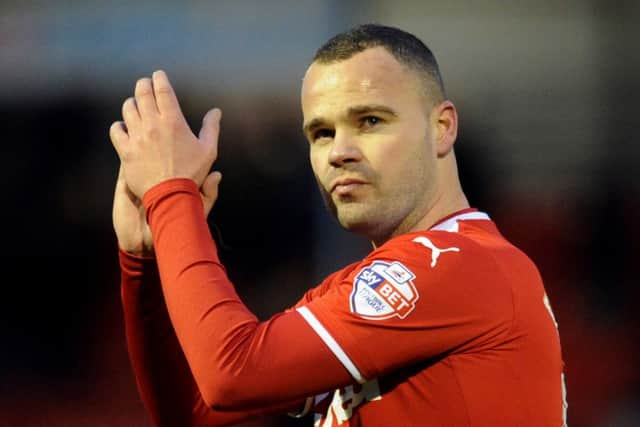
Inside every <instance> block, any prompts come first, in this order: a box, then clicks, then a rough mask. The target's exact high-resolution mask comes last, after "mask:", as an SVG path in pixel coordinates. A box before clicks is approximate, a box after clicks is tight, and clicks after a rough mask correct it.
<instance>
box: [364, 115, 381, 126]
mask: <svg viewBox="0 0 640 427" xmlns="http://www.w3.org/2000/svg"><path fill="white" fill-rule="evenodd" d="M361 120H362V126H364V127H366V128H370V127H374V126H376V125H378V124H380V123H382V119H381V118H380V117H377V116H365V117H363V118H362V119H361Z"/></svg>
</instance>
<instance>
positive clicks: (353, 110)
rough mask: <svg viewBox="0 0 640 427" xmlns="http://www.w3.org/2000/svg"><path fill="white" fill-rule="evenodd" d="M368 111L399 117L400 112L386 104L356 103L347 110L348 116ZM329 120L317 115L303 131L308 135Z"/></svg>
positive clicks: (305, 125) (306, 124)
mask: <svg viewBox="0 0 640 427" xmlns="http://www.w3.org/2000/svg"><path fill="white" fill-rule="evenodd" d="M367 113H386V114H388V115H390V116H393V117H398V114H397V113H396V112H395V111H394V110H393V109H392V108H390V107H387V106H386V105H375V104H374V105H354V106H353V107H349V109H348V110H347V116H348V117H354V116H361V115H363V114H367ZM326 124H327V120H325V119H323V118H322V117H316V118H315V119H312V120H311V121H309V122H308V123H305V124H304V126H303V127H302V132H303V133H304V134H305V135H307V133H308V132H312V131H313V130H314V129H317V128H319V127H322V126H325V125H326Z"/></svg>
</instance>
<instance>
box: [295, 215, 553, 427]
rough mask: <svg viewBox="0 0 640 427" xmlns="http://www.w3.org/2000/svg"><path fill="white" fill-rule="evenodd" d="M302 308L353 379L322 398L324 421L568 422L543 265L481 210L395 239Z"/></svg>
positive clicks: (299, 308)
mask: <svg viewBox="0 0 640 427" xmlns="http://www.w3.org/2000/svg"><path fill="white" fill-rule="evenodd" d="M297 311H298V312H299V313H300V314H302V316H303V317H304V318H305V320H307V322H308V323H309V325H310V326H311V327H312V328H313V329H314V330H315V331H316V333H317V334H318V335H319V336H320V337H321V338H322V340H323V341H324V342H325V344H326V345H327V346H328V347H329V348H330V349H331V350H332V352H333V353H334V354H335V356H336V357H337V358H338V359H339V360H340V361H341V363H342V364H343V365H344V366H345V368H346V369H347V370H348V371H349V372H350V373H351V375H352V376H353V378H354V379H355V380H356V382H355V384H354V385H350V386H347V387H345V388H342V389H339V390H337V391H335V392H332V393H328V394H326V395H321V396H317V397H316V398H315V400H314V403H315V408H316V411H317V412H318V413H317V414H316V425H319V426H337V425H363V426H373V425H375V426H378V425H380V426H383V425H434V426H444V425H447V426H560V425H563V419H562V418H563V399H564V397H563V386H562V383H563V381H562V378H561V376H562V360H561V352H560V342H559V338H558V333H557V330H556V325H555V322H554V320H553V316H552V314H551V311H550V307H549V303H548V300H547V298H546V295H545V291H544V288H543V284H542V281H541V279H540V275H539V273H538V271H537V269H536V267H535V266H534V264H533V263H532V262H531V261H530V260H529V258H528V257H527V256H526V255H524V254H523V253H522V252H521V251H520V250H518V249H517V248H515V247H514V246H513V245H511V244H510V243H509V242H507V241H506V240H505V239H504V238H503V237H502V236H501V235H500V233H499V232H498V230H497V229H496V227H495V224H494V223H493V222H491V221H490V220H489V217H488V216H487V215H486V214H484V213H481V212H476V211H473V210H467V211H463V212H460V213H457V214H455V215H453V216H451V217H450V218H448V219H446V220H444V221H442V222H440V223H438V224H436V225H435V226H433V227H432V228H431V229H430V230H425V231H420V232H414V233H408V234H405V235H402V236H399V237H397V238H394V239H392V240H390V241H388V242H387V243H385V244H384V245H382V246H381V247H379V248H378V249H376V250H374V251H373V252H372V253H370V254H369V255H368V256H367V257H366V258H365V259H364V260H363V261H361V262H359V263H355V264H352V265H351V266H349V267H347V268H345V269H343V270H341V271H339V272H337V273H335V274H334V275H332V276H330V277H329V278H327V279H326V280H325V281H324V282H323V283H322V284H321V285H320V286H319V287H318V288H317V289H314V290H312V291H310V292H309V293H308V294H307V295H306V297H305V298H304V299H303V301H301V302H300V303H299V304H298V305H297ZM420 420H422V421H420ZM421 423H422V424H421Z"/></svg>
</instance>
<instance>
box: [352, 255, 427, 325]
mask: <svg viewBox="0 0 640 427" xmlns="http://www.w3.org/2000/svg"><path fill="white" fill-rule="evenodd" d="M415 277H416V276H415V274H413V273H412V272H411V270H409V269H408V268H407V267H405V266H404V265H403V264H402V263H400V262H398V261H395V262H391V263H389V262H385V261H374V262H373V263H372V264H370V265H368V266H367V267H364V268H363V269H362V270H360V272H359V273H358V274H357V275H356V277H355V278H354V279H353V290H352V291H351V299H350V308H351V312H352V313H355V314H357V315H359V316H360V317H363V318H365V319H370V320H384V319H389V318H391V317H394V316H397V317H399V318H400V319H404V318H405V317H407V316H408V315H409V313H411V312H412V311H413V309H414V308H415V307H416V301H417V300H418V297H419V295H418V290H417V289H416V287H415V285H414V284H413V279H415Z"/></svg>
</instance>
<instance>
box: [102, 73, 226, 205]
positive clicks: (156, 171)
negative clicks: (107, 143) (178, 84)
mask: <svg viewBox="0 0 640 427" xmlns="http://www.w3.org/2000/svg"><path fill="white" fill-rule="evenodd" d="M122 116H123V118H124V123H123V122H115V123H113V125H111V129H110V132H109V134H110V137H111V142H112V143H113V146H114V147H115V149H116V151H117V153H118V157H120V161H121V165H122V166H121V167H122V175H123V176H124V181H126V183H127V188H128V189H129V190H130V192H131V193H133V195H134V196H135V197H137V198H138V199H142V197H143V196H144V193H146V192H147V190H149V189H150V188H151V187H153V186H154V185H156V184H159V183H160V182H162V181H165V180H167V179H171V178H189V179H192V180H194V181H195V182H196V184H197V185H198V187H201V186H202V184H203V182H204V180H205V178H206V177H207V176H208V173H209V170H210V168H211V165H212V164H213V162H214V161H215V159H216V157H217V154H218V135H219V131H220V117H221V111H220V110H219V109H217V108H214V109H212V110H210V111H209V112H208V113H207V114H206V115H205V117H204V119H203V123H202V128H201V130H200V134H199V137H198V138H197V137H196V136H195V135H194V134H193V133H192V132H191V129H190V128H189V125H188V124H187V121H186V120H185V118H184V115H183V114H182V111H181V110H180V105H179V103H178V99H177V98H176V95H175V93H174V91H173V88H172V86H171V83H170V82H169V79H168V78H167V75H166V74H165V73H164V72H163V71H156V72H154V73H153V76H152V78H142V79H140V80H138V82H137V83H136V87H135V98H128V99H127V100H126V101H125V102H124V104H123V105H122ZM216 191H217V190H216Z"/></svg>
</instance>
